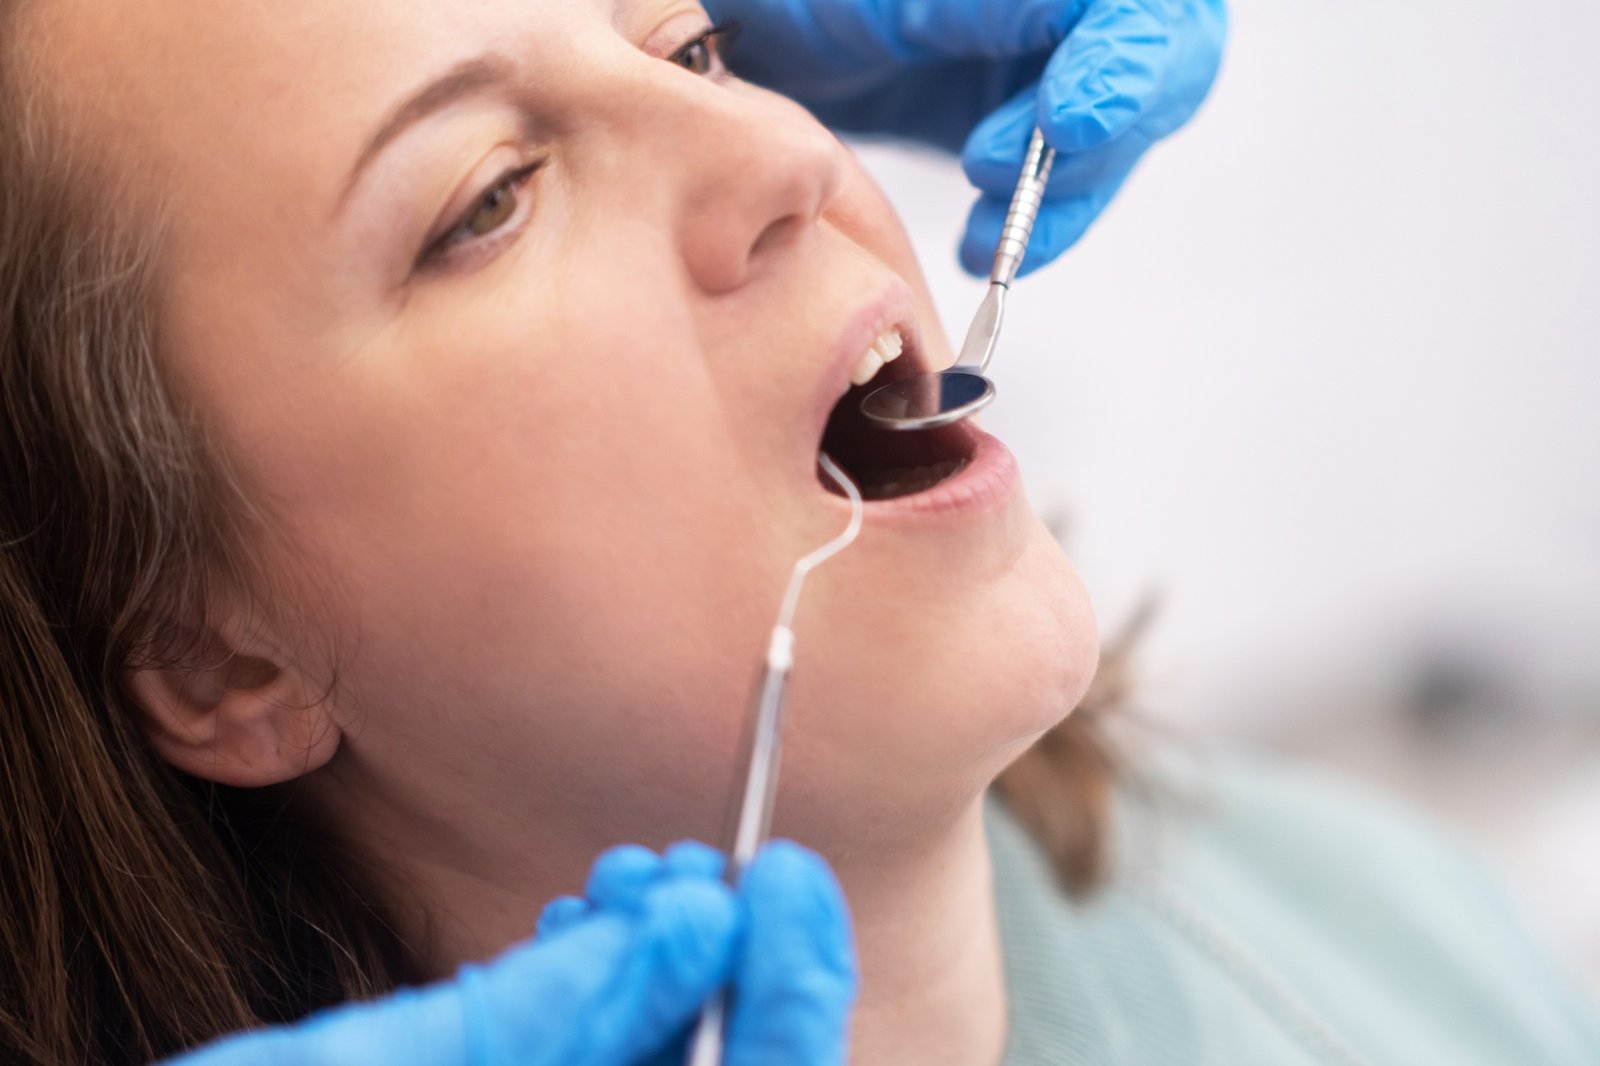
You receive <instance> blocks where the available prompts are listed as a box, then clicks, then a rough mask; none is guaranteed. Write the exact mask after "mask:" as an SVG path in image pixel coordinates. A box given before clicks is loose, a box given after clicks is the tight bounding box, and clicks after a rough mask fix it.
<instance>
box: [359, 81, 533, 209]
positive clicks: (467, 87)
mask: <svg viewBox="0 0 1600 1066" xmlns="http://www.w3.org/2000/svg"><path fill="white" fill-rule="evenodd" d="M514 69H515V67H514V65H513V64H512V62H511V60H510V59H508V58H506V57H505V56H503V55H499V54H497V53H494V52H485V53H484V54H483V55H480V56H474V57H473V58H471V59H465V60H462V61H461V62H460V63H457V64H456V65H455V66H453V67H451V68H450V69H449V70H447V71H445V72H444V73H443V74H441V75H439V76H438V77H437V78H434V79H433V80H432V81H429V82H427V83H426V84H424V85H422V86H421V87H420V88H418V89H416V90H415V91H413V92H412V93H411V94H410V95H409V96H407V97H406V98H405V99H404V100H402V101H400V102H399V103H398V104H396V105H395V106H394V107H393V108H392V109H390V111H389V113H388V115H387V116H386V117H385V118H384V120H383V121H382V122H380V123H379V124H378V128H377V130H376V131H374V132H373V134H372V136H371V137H370V138H369V139H368V140H367V143H366V146H365V147H363V148H362V149H361V154H360V155H358V156H356V161H355V165H354V166H353V167H351V168H350V177H349V178H348V179H346V181H345V185H344V191H343V192H341V193H340V194H339V202H340V203H341V204H342V203H343V202H344V201H345V199H346V198H348V197H349V195H350V192H351V190H352V189H354V188H355V186H356V183H357V182H358V181H360V180H361V175H362V174H363V173H364V172H365V171H366V169H367V167H368V166H370V165H371V164H372V161H373V160H374V159H375V158H377V156H378V154H379V153H380V152H382V151H383V150H384V148H386V147H387V146H388V145H389V143H390V142H391V141H393V140H394V139H395V138H396V137H398V136H400V134H402V133H404V132H405V131H406V130H407V129H409V128H410V127H412V126H414V125H416V124H417V123H418V122H421V121H422V120H423V119H425V118H427V117H428V116H429V115H432V114H434V113H435V112H438V111H442V110H444V109H445V108H447V107H449V106H450V105H451V104H454V103H457V102H458V101H460V100H462V99H463V98H465V97H468V96H474V95H476V94H478V93H481V92H483V91H484V90H485V89H489V88H493V87H495V86H498V85H503V84H505V83H507V82H509V81H511V80H512V75H513V72H514Z"/></svg>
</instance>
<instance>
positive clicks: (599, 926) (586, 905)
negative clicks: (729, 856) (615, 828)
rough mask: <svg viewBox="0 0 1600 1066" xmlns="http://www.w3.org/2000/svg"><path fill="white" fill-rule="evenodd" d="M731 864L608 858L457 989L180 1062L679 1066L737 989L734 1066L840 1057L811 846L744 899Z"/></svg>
mask: <svg viewBox="0 0 1600 1066" xmlns="http://www.w3.org/2000/svg"><path fill="white" fill-rule="evenodd" d="M721 865H722V857H721V855H720V854H719V853H717V852H715V851H713V850H712V849H710V848H707V847H705V846H704V845H696V844H682V845H677V846H675V847H674V848H672V849H670V850H669V851H668V852H667V855H666V856H665V857H664V858H657V857H656V856H655V855H654V854H653V853H651V852H649V851H647V850H645V849H643V848H637V847H623V848H616V849H612V850H611V851H608V852H606V853H605V854H604V855H602V856H601V857H600V858H599V860H597V861H596V863H595V866H594V868H593V870H592V871H591V874H590V879H589V884H588V887H587V889H586V897H585V898H582V899H579V898H577V897H562V898H561V899H558V900H556V901H555V902H553V903H551V904H550V905H549V906H548V907H547V908H546V909H545V913H544V916H543V917H542V918H541V919H540V922H539V932H538V936H537V938H536V939H535V940H534V941H532V942H531V943H524V944H521V945H518V946H516V947H513V948H511V949H510V950H508V951H506V952H505V953H504V954H502V955H500V956H499V957H498V958H496V959H494V960H493V961H492V962H489V963H487V964H485V965H482V966H472V965H468V966H463V967H462V968H461V970H460V971H459V972H458V973H457V975H456V976H455V977H454V978H452V979H451V980H449V981H444V982H440V983H439V984H435V985H430V986H428V987H426V988H421V989H405V990H402V991H400V992H397V993H395V994H393V995H390V996H387V997H385V998H383V999H379V1000H375V1001H372V1002H370V1003H361V1004H355V1005H351V1006H345V1007H336V1008H332V1009H330V1010H326V1011H322V1012H320V1013H318V1014H315V1015H313V1016H312V1017H311V1018H309V1019H307V1020H306V1021H304V1022H302V1023H300V1024H298V1025H294V1026H285V1027H280V1028H274V1029H265V1030H260V1031H257V1032H252V1033H246V1034H243V1035H240V1036H236V1037H231V1038H228V1039H225V1040H223V1041H221V1042H219V1043H215V1044H212V1045H209V1046H208V1047H205V1048H202V1049H201V1050H199V1051H196V1052H193V1053H191V1054H189V1055H186V1056H184V1057H182V1058H180V1059H176V1060H172V1061H171V1063H170V1064H169V1066H288V1064H293V1066H334V1064H339V1066H345V1064H350V1063H369V1062H371V1063H385V1064H393V1066H406V1064H410V1066H458V1064H460V1066H469V1064H470V1066H576V1064H594V1066H622V1064H633V1063H656V1062H660V1063H665V1062H681V1061H682V1057H683V1054H684V1048H685V1046H686V1043H687V1040H688V1035H689V1031H690V1026H692V1024H693V1023H694V1021H695V1019H696V1017H697V1014H698V1011H699V1008H700V1006H701V1004H702V1003H703V1002H704V1001H705V1000H706V999H707V998H708V997H709V996H710V995H711V993H712V992H713V991H715V990H716V989H717V988H718V987H720V986H721V985H722V984H724V983H728V982H730V981H731V985H732V989H733V999H732V1002H731V1006H730V1011H731V1013H730V1015H729V1018H728V1039H727V1043H726V1044H725V1047H724V1054H725V1062H727V1063H728V1064H729V1066H757V1064H760V1066H768V1064H771V1066H802V1064H804V1066H811V1064H813V1063H823V1064H827V1063H843V1062H844V1060H845V1041H846V1026H847V1020H848V1013H849V1009H850V1005H851V1003H852V1002H853V1001H854V998H855V990H856V971H855V960H854V953H853V948H852V945H851V940H850V928H849V917H848V913H847V911H846V909H845V903H844V899H843V896H842V895H841V893H840V891H839V887H838V884H837V883H836V882H835V880H834V878H833V875H832V873H831V872H830V871H829V870H828V868H827V866H826V865H825V864H824V863H823V861H822V860H821V859H820V858H818V857H817V856H816V855H814V854H813V853H811V852H809V851H806V850H805V849H803V848H801V847H799V846H797V845H794V844H789V843H786V842H781V841H780V842H777V843H773V844H770V845H768V846H767V847H766V848H764V849H762V851H761V852H760V853H759V854H758V855H757V856H756V859H755V861H754V862H752V863H751V865H750V866H749V868H748V869H747V870H746V871H745V875H744V877H743V879H742V881H741V884H740V886H739V891H738V893H737V894H735V893H734V892H732V891H730V890H729V889H728V888H726V887H725V886H723V885H722V883H721V882H720V881H719V880H718V879H717V878H718V874H719V873H720V871H721Z"/></svg>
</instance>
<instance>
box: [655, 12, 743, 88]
mask: <svg viewBox="0 0 1600 1066" xmlns="http://www.w3.org/2000/svg"><path fill="white" fill-rule="evenodd" d="M738 32H739V24H738V23H737V22H720V23H718V24H717V25H715V26H707V27H706V28H705V29H704V30H702V31H700V32H699V33H698V34H696V35H695V36H694V37H692V38H690V39H689V40H688V41H686V42H685V43H684V44H682V45H680V46H679V47H678V50H677V51H675V52H673V53H672V54H671V55H670V56H668V57H667V61H668V62H671V63H676V64H678V66H680V67H682V68H683V69H684V70H687V71H688V72H689V73H691V74H700V75H706V74H716V73H719V72H722V71H725V70H726V69H727V68H726V67H725V66H724V65H723V52H725V51H726V50H727V48H728V46H729V45H731V44H732V43H733V39H734V37H735V36H737V35H738Z"/></svg>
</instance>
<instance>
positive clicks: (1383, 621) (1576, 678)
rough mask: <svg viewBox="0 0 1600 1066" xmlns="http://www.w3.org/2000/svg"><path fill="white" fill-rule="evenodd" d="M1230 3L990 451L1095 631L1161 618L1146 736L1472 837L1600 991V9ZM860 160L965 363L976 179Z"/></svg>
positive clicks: (1021, 324) (1004, 375) (1041, 307)
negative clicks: (1077, 589)
mask: <svg viewBox="0 0 1600 1066" xmlns="http://www.w3.org/2000/svg"><path fill="white" fill-rule="evenodd" d="M1231 2H1232V11H1233V19H1234V29H1233V36H1232V40H1231V47H1230V51H1229V54H1228V58H1227V62H1226V65H1225V66H1224V69H1223V72H1222V75H1221V78H1220V79H1219V81H1218V83H1217V87H1216V90H1215V91H1214V93H1213V95H1212V97H1211V98H1210V101H1209V102H1208V104H1207V105H1206V107H1205V108H1204V109H1203V110H1202V112H1201V113H1200V115H1199V117H1198V118H1197V119H1196V121H1195V122H1194V123H1193V124H1192V125H1191V126H1190V127H1189V128H1187V129H1186V130H1184V131H1183V132H1181V133H1179V134H1178V135H1177V136H1176V137H1174V138H1173V139H1172V140H1170V141H1169V142H1167V143H1166V144H1165V145H1163V146H1162V147H1160V148H1158V149H1157V150H1156V151H1155V152H1153V153H1152V155H1151V156H1150V158H1149V159H1147V160H1146V161H1145V163H1144V164H1143V165H1142V166H1141V168H1140V169H1139V171H1138V172H1136V173H1135V175H1134V177H1133V179H1132V180H1131V181H1130V182H1129V184H1128V185H1127V186H1126V187H1125V189H1124V191H1123V194H1122V196H1121V197H1120V198H1119V199H1118V201H1117V202H1116V203H1115V204H1113V205H1112V207H1111V209H1110V211H1109V212H1108V213H1107V215H1106V216H1105V217H1104V218H1103V219H1102V220H1101V222H1100V223H1099V224H1098V225H1097V226H1096V227H1095V228H1094V229H1093V230H1092V231H1091V233H1090V234H1089V236H1088V237H1087V238H1086V239H1085V240H1084V241H1083V242H1082V243H1081V244H1080V245H1078V247H1077V248H1076V249H1075V250H1073V251H1072V252H1070V253H1068V255H1067V256H1066V257H1065V258H1064V259H1063V260H1062V261H1060V262H1059V263H1057V264H1056V265H1054V266H1052V267H1050V268H1047V269H1046V270H1045V271H1044V272H1043V273H1042V274H1039V275H1036V276H1034V277H1033V278H1032V279H1031V280H1029V281H1027V282H1025V283H1024V285H1023V286H1022V287H1021V289H1020V290H1019V292H1018V294H1017V295H1016V296H1015V297H1014V298H1013V300H1012V302H1011V303H1010V304H1009V307H1008V310H1007V332H1006V335H1005V339H1004V342H1003V345H1002V348H1001V351H1000V353H999V357H998V359H997V362H996V365H995V372H996V375H997V383H998V385H999V388H1000V392H1001V399H1000V401H999V402H998V403H997V404H996V406H995V407H994V408H993V409H992V413H991V414H990V415H989V416H988V417H987V423H988V425H989V427H990V428H991V429H992V430H994V431H995V432H998V433H999V434H1000V435H1001V436H1002V437H1004V438H1005V439H1006V440H1007V441H1008V442H1009V443H1010V444H1011V446H1012V447H1013V449H1014V450H1015V451H1016V452H1017V454H1018V456H1019V458H1020V459H1021V461H1022V466H1023V469H1024V471H1025V474H1026V476H1027V482H1028V487H1029V493H1030V496H1031V497H1032V498H1033V500H1034V501H1035V503H1036V505H1037V506H1038V507H1039V508H1040V509H1041V510H1042V511H1044V512H1045V513H1046V514H1047V515H1049V516H1052V518H1053V519H1055V520H1057V521H1059V523H1060V524H1061V526H1062V527H1063V529H1064V539H1065V540H1066V542H1067V544H1068V546H1069V549H1070V552H1071V554H1072V557H1073V559H1074V562H1075V563H1076V564H1077V566H1078V568H1079V570H1080V572H1081V574H1082V575H1083V578H1084V580H1085V582H1086V584H1087V585H1088V587H1089V590H1090V593H1091V594H1092V596H1093V598H1094V600H1095V603H1096V606H1097V609H1098V611H1099V613H1100V616H1101V620H1102V625H1103V627H1104V628H1105V629H1106V630H1108V631H1114V630H1115V629H1116V628H1117V627H1118V625H1119V623H1121V622H1123V621H1124V620H1126V619H1127V618H1128V617H1129V616H1130V615H1131V614H1132V613H1133V612H1134V611H1135V610H1136V608H1137V606H1138V604H1139V603H1140V601H1141V600H1142V599H1144V598H1145V597H1146V596H1148V595H1151V594H1154V595H1156V596H1158V597H1159V613H1158V614H1157V616H1156V619H1155V622H1154V624H1153V626H1152V627H1151V628H1150V629H1149V631H1148V632H1147V634H1146V637H1145V639H1144V641H1143V645H1142V652H1141V654H1140V656H1139V664H1140V675H1141V678H1142V684H1141V688H1140V693H1139V703H1140V706H1141V708H1142V709H1145V710H1146V711H1147V712H1148V713H1150V714H1152V715H1155V716H1158V717H1160V718H1161V719H1162V720H1164V721H1170V722H1173V723H1175V724H1176V725H1178V726H1179V727H1180V728H1182V729H1183V730H1184V731H1186V732H1190V733H1197V734H1202V735H1208V736H1220V737H1234V738H1244V739H1246V740H1248V741H1251V742H1253V743H1256V744H1260V745H1267V746H1270V747H1272V748H1275V749H1278V750H1281V751H1285V752H1288V753H1291V754H1294V755H1297V756H1301V757H1305V758H1309V759H1313V760H1316V761H1318V762H1321V763H1324V764H1327V765H1330V766H1332V767H1335V768H1337V769H1340V770H1343V771H1345V772H1347V773H1351V774H1354V775H1357V776H1360V777H1363V778H1366V779H1368V780H1370V781H1374V782H1377V783H1379V784H1381V785H1383V786H1385V787H1388V788H1390V789H1391V790H1394V791H1398V792H1401V793H1403V794H1405V795H1407V796H1409V797H1410V798H1412V799H1413V800H1415V801H1417V802H1418V803H1420V804H1422V805H1423V806H1425V807H1427V808H1429V809H1430V810H1431V811H1433V812H1434V813H1435V814H1436V815H1438V816H1441V817H1443V818H1444V819H1446V820H1448V821H1451V822H1453V823H1455V824H1456V825H1457V826H1459V827H1461V828H1462V829H1464V830H1466V831H1467V832H1469V833H1470V834H1472V835H1474V836H1475V837H1476V838H1477V839H1478V841H1479V842H1480V843H1481V844H1482V845H1483V846H1484V848H1485V850H1486V851H1487V852H1488V853H1489V854H1490V855H1491V857H1493V858H1495V859H1496V860H1497V861H1498V863H1499V865H1500V866H1501V868H1502V869H1503V871H1504V872H1505V874H1506V875H1507V877H1508V878H1509V879H1510V881H1511V882H1512V884H1513V886H1514V887H1515V888H1516V889H1517V890H1518V891H1520V892H1521V894H1522V896H1523V898H1524V899H1525V900H1526V901H1527V903H1528V904H1529V906H1528V910H1529V912H1530V914H1531V915H1532V917H1533V918H1534V920H1535V921H1536V922H1537V923H1538V924H1539V925H1540V926H1542V927H1543V930H1544V932H1545V935H1546V937H1547V939H1548V940H1550V941H1551V942H1552V943H1554V944H1555V945H1556V946H1557V948H1558V949H1559V950H1562V951H1564V952H1565V953H1566V954H1567V957H1568V959H1569V960H1570V961H1571V963H1572V964H1573V966H1574V967H1575V968H1577V969H1578V970H1579V971H1580V972H1581V973H1582V974H1583V975H1584V976H1585V977H1586V978H1587V979H1588V980H1589V982H1590V985H1591V987H1592V988H1593V989H1594V990H1595V991H1596V993H1597V994H1600V118H1597V114H1596V112H1597V110H1600V79H1597V78H1596V74H1595V67H1596V64H1597V60H1600V56H1597V54H1596V50H1597V46H1596V43H1595V42H1597V41H1600V5H1594V4H1591V3H1588V2H1586V0H1533V2H1532V3H1528V4H1516V5H1507V4H1500V3H1490V2H1488V0H1450V2H1446V0H1408V2H1407V3H1404V4H1396V3H1393V2H1392V0H1389V2H1384V3H1379V2H1377V0H1345V2H1344V3H1340V4H1328V3H1327V2H1326V0H1231ZM860 152H861V155H862V157H863V158H864V159H865V160H866V161H867V163H868V165H869V166H870V167H871V168H872V170H873V171H874V172H875V173H876V174H877V175H878V177H879V179H880V181H881V182H882V183H883V184H884V186H885V187H886V188H887V189H888V191H889V193H890V195H891V196H892V197H893V199H894V200H895V202H896V203H897V204H898V205H899V207H900V208H901V210H902V212H903V214H904V215H905V217H906V220H907V223H908V225H909V226H910V228H911V230H912V233H913V235H914V238H915V239H916V241H917V243H918V247H919V251H920V252H921V254H922V258H923V262H924V264H925V265H926V267H927V269H928V271H929V275H930V281H931V282H932V285H933V288H934V291H935V293H936V295H937V297H938V299H939V302H940V306H941V308H942V309H943V312H944V316H945V322H946V327H947V329H949V331H950V332H951V333H952V334H953V339H954V340H956V341H959V339H960V337H961V335H962V334H963V333H964V332H965V329H966V324H967V320H968V318H969V317H970V315H971V312H972V311H973V310H974V309H975V308H976V306H977V300H978V298H979V296H980V295H981V292H982V286H981V283H979V282H975V281H973V280H972V279H969V278H967V277H965V276H964V275H962V274H961V273H960V271H959V270H958V269H957V267H956V265H955V255H954V249H955V246H956V240H957V236H958V234H959V232H960V229H961V227H962V225H963V223H964V220H965V215H966V208H967V204H968V202H969V200H970V198H971V194H970V192H969V190H968V188H967V186H966V183H965V181H964V180H963V178H962V176H961V174H960V171H959V168H958V167H957V166H956V165H955V164H954V163H953V162H952V161H951V160H949V159H948V158H944V157H939V156H936V155H932V154H922V153H918V152H914V151H908V150H906V149H903V148H894V147H887V146H881V145H862V146H860Z"/></svg>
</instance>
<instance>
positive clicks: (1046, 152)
mask: <svg viewBox="0 0 1600 1066" xmlns="http://www.w3.org/2000/svg"><path fill="white" fill-rule="evenodd" d="M1055 159H1056V151H1055V149H1054V148H1050V147H1048V146H1047V145H1046V144H1045V143H1044V134H1043V133H1041V132H1039V130H1038V128H1037V127H1035V128H1034V131H1033V139H1032V140H1031V141H1029V142H1028V154H1027V156H1026V157H1025V158H1024V159H1023V162H1022V176H1021V177H1020V178H1018V179H1017V189H1016V192H1014V193H1013V194H1012V196H1011V207H1010V208H1009V209H1008V210H1007V211H1006V220H1005V224H1004V225H1002V226H1001V227H1000V245H999V247H998V248H997V249H996V251H995V255H994V267H993V269H991V270H990V271H989V291H988V292H987V293H985V295H984V297H983V303H982V305H980V306H979V308H978V314H977V316H976V317H975V318H973V320H972V326H971V327H970V328H969V329H968V330H967V339H966V342H965V343H963V344H962V345H961V357H960V358H959V359H957V360H956V362H955V365H954V366H951V367H949V368H948V369H946V370H940V371H936V372H934V373H931V374H918V375H917V376H915V377H911V378H906V379H905V380H904V381H896V382H893V383H892V384H889V385H884V386H882V387H881V388H877V389H874V390H873V391H872V392H871V393H870V394H868V396H867V397H866V398H865V399H863V400H862V401H861V413H862V414H864V415H866V416H867V418H868V419H870V420H871V421H872V422H873V424H875V425H877V426H880V427H882V428H884V429H933V428H934V427H935V426H945V425H949V424H950V423H952V422H959V421H961V420H962V419H963V418H968V417H970V416H972V415H975V414H977V413H978V412H979V411H981V410H983V409H984V408H985V407H988V406H989V404H991V403H993V402H994V385H993V384H992V383H991V382H990V381H989V379H988V378H986V377H984V376H983V372H984V371H985V370H986V369H988V366H989V360H990V359H991V358H993V356H994V345H995V341H996V340H998V339H999V337H1000V320H1001V317H1002V315H1003V314H1004V313H1005V306H1006V290H1007V289H1009V288H1010V287H1011V283H1012V281H1014V280H1015V279H1016V276H1017V268H1018V267H1020V266H1021V265H1022V257H1023V255H1024V253H1026V252H1027V250H1028V238H1029V237H1030V236H1031V235H1032V233H1033V221H1034V219H1035V218H1037V217H1038V215H1039V204H1040V203H1041V202H1042V201H1043V200H1044V187H1045V182H1046V181H1047V180H1049V177H1050V166H1051V164H1052V163H1054V162H1055Z"/></svg>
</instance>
